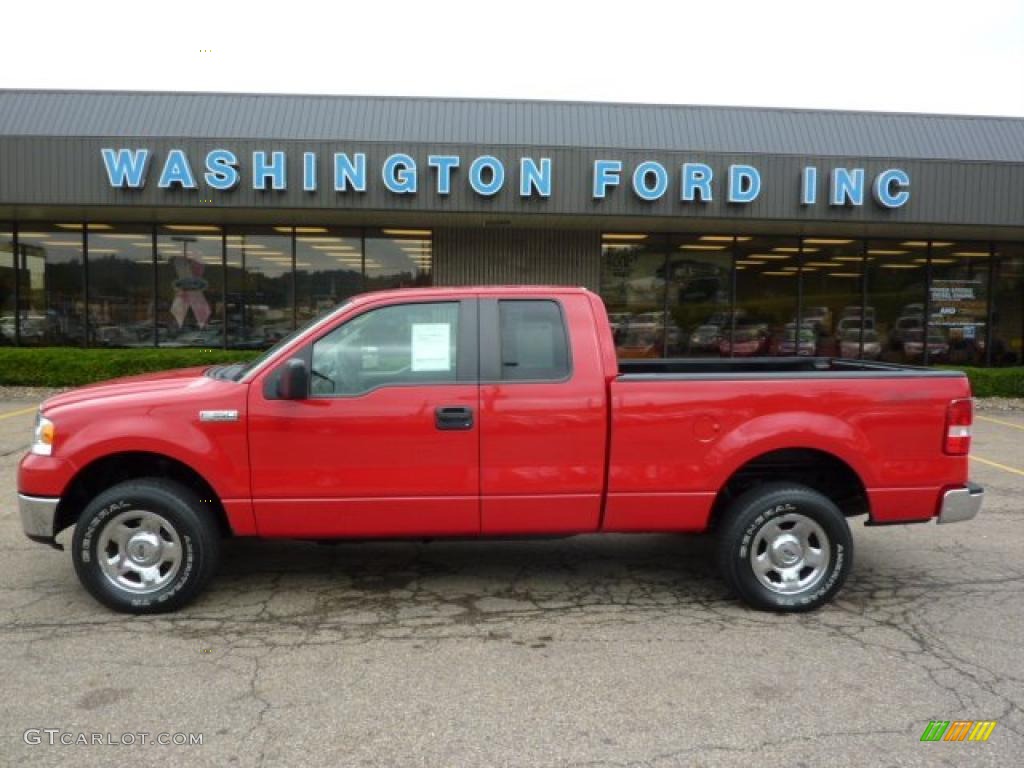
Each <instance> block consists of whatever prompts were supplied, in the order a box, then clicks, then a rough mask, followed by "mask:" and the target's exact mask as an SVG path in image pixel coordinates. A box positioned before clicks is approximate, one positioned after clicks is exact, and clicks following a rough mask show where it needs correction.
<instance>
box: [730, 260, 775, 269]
mask: <svg viewBox="0 0 1024 768" xmlns="http://www.w3.org/2000/svg"><path fill="white" fill-rule="evenodd" d="M736 263H737V264H742V265H744V266H748V267H750V266H754V265H755V264H767V263H768V262H767V261H761V260H760V259H743V260H739V261H737V262H736Z"/></svg>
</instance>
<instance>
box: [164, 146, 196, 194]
mask: <svg viewBox="0 0 1024 768" xmlns="http://www.w3.org/2000/svg"><path fill="white" fill-rule="evenodd" d="M172 184H177V185H179V186H180V187H181V188H182V189H195V188H196V179H195V176H193V175H192V167H191V166H190V165H189V164H188V158H187V157H185V153H184V152H182V151H181V150H180V149H172V150H171V151H170V152H168V153H167V159H166V160H164V169H163V171H162V172H161V173H160V189H170V188H171V185H172Z"/></svg>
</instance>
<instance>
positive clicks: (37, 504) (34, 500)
mask: <svg viewBox="0 0 1024 768" xmlns="http://www.w3.org/2000/svg"><path fill="white" fill-rule="evenodd" d="M59 503H60V499H59V498H53V497H44V496H28V495H27V494H24V493H19V494H18V511H19V512H20V513H21V527H22V528H23V529H24V531H25V535H26V536H28V537H29V538H30V539H32V541H38V542H42V543H44V544H54V531H53V523H54V520H55V519H56V517H57V505H58V504H59Z"/></svg>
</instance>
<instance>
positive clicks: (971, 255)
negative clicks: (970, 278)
mask: <svg viewBox="0 0 1024 768" xmlns="http://www.w3.org/2000/svg"><path fill="white" fill-rule="evenodd" d="M953 255H954V256H963V257H964V258H985V257H986V256H988V251H956V252H955V253H954V254H953Z"/></svg>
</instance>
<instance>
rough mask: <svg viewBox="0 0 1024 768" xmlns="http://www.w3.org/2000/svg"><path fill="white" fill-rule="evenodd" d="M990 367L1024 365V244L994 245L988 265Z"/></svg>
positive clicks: (988, 360) (987, 360) (987, 357)
mask: <svg viewBox="0 0 1024 768" xmlns="http://www.w3.org/2000/svg"><path fill="white" fill-rule="evenodd" d="M991 284H992V302H991V314H990V317H991V318H992V336H991V338H992V344H991V348H990V349H989V351H988V353H987V356H986V362H988V363H989V364H990V365H999V366H1003V365H1021V364H1022V363H1024V344H1022V340H1024V244H1022V243H996V245H995V253H994V261H993V262H992V283H991Z"/></svg>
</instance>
